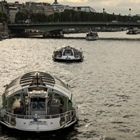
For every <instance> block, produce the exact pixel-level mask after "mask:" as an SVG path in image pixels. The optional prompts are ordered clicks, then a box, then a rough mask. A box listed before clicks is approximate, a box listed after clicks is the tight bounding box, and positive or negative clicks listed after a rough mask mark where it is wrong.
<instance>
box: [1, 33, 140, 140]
mask: <svg viewBox="0 0 140 140" xmlns="http://www.w3.org/2000/svg"><path fill="white" fill-rule="evenodd" d="M111 34H112V35H111ZM122 34H123V35H124V32H121V33H120V32H118V33H99V36H102V37H105V38H107V37H109V38H110V36H112V37H113V36H116V37H118V38H119V37H120V36H121V35H122ZM82 35H84V34H82ZM67 36H69V35H67ZM78 36H79V35H78ZM124 36H125V37H128V36H126V35H124ZM125 37H124V38H125ZM129 37H130V38H131V36H129ZM137 37H139V38H140V35H137ZM65 45H70V46H72V47H75V48H77V49H79V48H82V51H83V53H84V61H83V62H82V63H57V62H53V60H52V53H53V51H54V49H55V48H58V47H61V46H65ZM0 52H1V55H0V76H1V78H0V89H1V90H0V91H1V92H3V90H4V88H3V86H4V85H5V84H7V83H9V82H10V81H11V80H13V79H14V78H15V77H17V76H20V75H22V74H24V73H25V72H29V71H36V70H39V71H45V72H49V73H51V74H52V75H55V76H57V77H58V78H60V79H62V80H63V81H64V82H66V83H68V84H69V85H70V87H71V91H72V92H73V93H74V97H75V99H76V102H77V104H78V108H79V122H78V124H76V126H74V128H73V129H70V130H67V131H66V132H67V133H66V132H62V133H61V132H60V133H57V134H56V135H53V136H52V137H49V138H48V135H46V134H41V135H40V134H27V135H25V133H24V134H20V133H17V132H16V131H15V133H13V132H10V131H9V130H8V129H7V128H5V129H4V128H3V127H0V139H2V140H32V139H35V140H40V139H42V140H44V139H49V140H58V139H61V140H63V139H64V140H139V139H140V119H139V117H140V109H139V106H140V94H139V93H140V78H139V77H140V63H139V62H140V61H139V60H140V46H139V41H137V40H123V41H122V40H119V39H118V40H110V39H108V40H98V41H90V42H89V41H86V40H85V39H37V38H32V39H20V38H19V39H16V38H15V39H9V40H3V41H1V42H0ZM64 134H65V135H64Z"/></svg>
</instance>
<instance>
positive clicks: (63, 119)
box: [3, 110, 76, 125]
mask: <svg viewBox="0 0 140 140" xmlns="http://www.w3.org/2000/svg"><path fill="white" fill-rule="evenodd" d="M75 115H76V111H75V110H70V111H67V112H65V113H61V114H54V115H38V119H54V118H60V125H64V124H66V123H68V122H71V121H72V119H74V116H75ZM16 118H21V119H34V115H20V114H13V113H10V112H8V111H7V112H5V115H4V118H3V119H4V122H6V123H7V124H11V125H15V124H16Z"/></svg>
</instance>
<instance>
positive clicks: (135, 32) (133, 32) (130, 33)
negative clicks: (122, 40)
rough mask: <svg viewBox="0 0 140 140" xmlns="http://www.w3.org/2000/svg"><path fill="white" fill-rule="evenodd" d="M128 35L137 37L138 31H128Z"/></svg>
mask: <svg viewBox="0 0 140 140" xmlns="http://www.w3.org/2000/svg"><path fill="white" fill-rule="evenodd" d="M126 34H128V35H136V34H137V30H135V29H130V30H128V32H127V33H126Z"/></svg>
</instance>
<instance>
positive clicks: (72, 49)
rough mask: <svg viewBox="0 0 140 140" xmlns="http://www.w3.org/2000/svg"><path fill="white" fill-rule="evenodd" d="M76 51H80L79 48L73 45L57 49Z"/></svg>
mask: <svg viewBox="0 0 140 140" xmlns="http://www.w3.org/2000/svg"><path fill="white" fill-rule="evenodd" d="M67 50H68V51H70V50H71V51H74V52H79V50H77V49H75V48H73V47H70V46H66V47H62V48H60V49H58V50H57V51H62V52H64V51H67Z"/></svg>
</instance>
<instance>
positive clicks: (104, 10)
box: [103, 8, 105, 21]
mask: <svg viewBox="0 0 140 140" xmlns="http://www.w3.org/2000/svg"><path fill="white" fill-rule="evenodd" d="M104 14H105V8H103V21H104V19H105V17H104Z"/></svg>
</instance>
